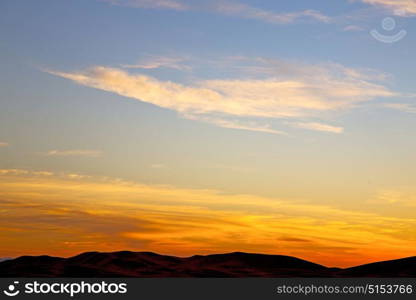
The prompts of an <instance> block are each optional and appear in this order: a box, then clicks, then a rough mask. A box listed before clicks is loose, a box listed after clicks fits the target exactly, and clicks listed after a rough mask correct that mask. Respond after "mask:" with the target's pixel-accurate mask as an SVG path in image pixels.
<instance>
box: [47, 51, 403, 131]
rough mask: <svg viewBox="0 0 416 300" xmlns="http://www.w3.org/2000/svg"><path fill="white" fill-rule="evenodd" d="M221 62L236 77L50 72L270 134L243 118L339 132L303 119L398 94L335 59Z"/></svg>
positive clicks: (264, 126)
mask: <svg viewBox="0 0 416 300" xmlns="http://www.w3.org/2000/svg"><path fill="white" fill-rule="evenodd" d="M223 68H227V69H232V68H234V69H236V70H237V71H238V73H239V74H240V77H238V78H235V79H218V80H212V79H211V80H199V81H194V82H193V83H190V84H188V85H184V84H179V83H174V82H171V81H161V80H158V79H156V78H153V77H150V76H147V75H144V74H130V73H128V72H125V71H123V70H121V69H116V68H108V67H103V66H98V67H94V68H90V69H87V70H85V71H81V72H59V71H48V72H49V73H51V74H54V75H57V76H60V77H63V78H67V79H70V80H73V81H75V82H77V83H79V84H82V85H85V86H89V87H93V88H97V89H101V90H105V91H109V92H113V93H116V94H118V95H121V96H125V97H129V98H133V99H137V100H139V101H142V102H147V103H151V104H154V105H157V106H160V107H163V108H168V109H172V110H174V111H177V112H178V113H180V114H181V115H183V116H185V117H186V118H191V119H193V120H200V121H204V122H209V123H212V124H214V125H216V126H220V127H225V128H233V129H244V130H252V131H261V132H268V133H274V134H282V133H283V132H281V131H280V130H275V129H273V128H272V127H271V126H269V125H268V124H264V123H263V122H262V123H263V124H260V123H257V122H252V121H247V120H246V121H244V120H241V118H260V119H262V120H265V119H270V118H285V119H295V120H296V119H302V122H304V123H305V124H309V126H308V128H307V129H311V127H314V128H315V130H321V131H331V132H335V131H338V132H340V131H341V129H340V128H337V127H331V126H329V125H328V126H329V127H325V126H317V124H314V123H308V122H305V121H304V120H305V118H308V117H316V116H317V115H319V114H321V113H323V112H334V111H341V110H342V111H346V110H350V109H352V108H354V107H355V106H356V105H359V104H362V103H365V102H368V101H371V100H373V99H376V98H379V97H391V96H397V93H395V92H393V91H391V90H390V89H389V88H387V87H386V86H384V85H383V84H382V83H380V81H383V80H384V79H385V78H386V76H385V75H384V74H382V73H376V72H374V71H371V70H370V71H369V70H359V69H353V68H347V67H345V66H342V65H340V64H334V63H325V64H314V65H311V64H305V63H299V62H290V61H282V60H271V59H264V58H255V59H248V58H244V57H237V58H232V59H230V60H229V61H228V62H227V63H223ZM244 74H246V75H248V76H244ZM253 76H254V77H255V78H257V79H253ZM311 124H314V126H312V125H311ZM303 126H306V125H303ZM305 128H306V127H305Z"/></svg>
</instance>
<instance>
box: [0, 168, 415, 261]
mask: <svg viewBox="0 0 416 300" xmlns="http://www.w3.org/2000/svg"><path fill="white" fill-rule="evenodd" d="M0 191H1V192H0V226H1V228H3V229H4V230H3V232H2V244H1V245H0V253H1V255H3V256H17V255H23V254H24V255H28V254H29V255H30V254H32V255H39V254H49V255H59V256H68V255H74V254H77V253H79V252H83V251H92V250H93V251H115V250H127V249H128V250H136V251H156V252H162V253H165V254H174V255H184V256H188V255H193V254H206V253H218V252H231V251H247V252H263V253H274V254H287V255H294V256H297V257H302V258H305V259H309V260H312V261H316V262H319V263H323V264H327V265H330V266H333V265H334V264H335V265H337V266H351V265H356V264H361V263H366V262H369V261H373V260H382V259H390V258H391V259H392V258H399V257H403V256H409V255H412V254H414V253H413V252H412V251H414V248H415V246H416V240H415V239H414V236H416V232H415V228H416V220H415V219H406V218H393V217H386V216H381V215H377V214H374V213H370V212H360V211H348V210H343V209H339V208H335V207H329V206H323V205H312V204H307V203H305V202H303V203H302V202H299V201H293V200H288V199H286V200H285V199H276V198H265V197H258V196H253V195H228V194H223V193H221V192H219V191H214V190H198V189H183V188H182V189H181V188H175V187H172V186H160V185H145V184H140V183H135V182H127V181H123V180H120V179H112V178H107V177H92V176H85V175H79V174H62V173H61V174H56V173H52V172H46V171H41V172H39V171H38V172H33V171H28V170H19V169H18V170H8V169H3V170H0ZM68 224H70V226H69V225H68ZM374 245H380V246H379V247H378V248H377V249H374ZM45 249H48V250H47V251H48V252H47V253H45Z"/></svg>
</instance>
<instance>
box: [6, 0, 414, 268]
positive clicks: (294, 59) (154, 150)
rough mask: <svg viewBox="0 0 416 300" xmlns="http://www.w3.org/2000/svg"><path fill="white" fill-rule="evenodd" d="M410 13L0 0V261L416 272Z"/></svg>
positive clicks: (390, 5)
mask: <svg viewBox="0 0 416 300" xmlns="http://www.w3.org/2000/svg"><path fill="white" fill-rule="evenodd" d="M415 29H416V1H414V0H395V1H393V0H337V1H323V0H316V1H308V0H292V1H289V0H281V1H259V0H251V1H249V0H214V1H207V0H200V1H190V0H152V1H150V0H72V1H64V0H39V1H23V0H3V1H1V2H0V35H1V37H2V38H1V39H0V66H1V68H0V87H1V88H0V108H1V109H0V229H1V230H0V257H16V256H19V255H28V254H29V255H40V254H49V255H55V256H71V255H75V254H78V253H80V252H83V251H117V250H133V251H154V252H158V253H161V254H171V255H179V256H189V255H194V254H208V253H224V252H233V251H245V252H256V253H270V254H285V255H293V256H297V257H300V258H304V259H308V260H312V261H314V262H317V263H322V264H325V265H327V266H341V267H343V266H352V265H357V264H362V263H367V262H371V261H377V260H387V259H395V258H401V257H406V256H412V255H415V253H414V249H415V246H416V229H415V228H416V226H415V225H416V215H415V207H416V188H415V186H416V173H415V170H416V159H415V153H416V139H414V138H413V137H414V128H416V118H415V117H416V88H415V86H414V78H415V71H414V70H415V69H416V61H415V59H414V53H415V49H416V37H415Z"/></svg>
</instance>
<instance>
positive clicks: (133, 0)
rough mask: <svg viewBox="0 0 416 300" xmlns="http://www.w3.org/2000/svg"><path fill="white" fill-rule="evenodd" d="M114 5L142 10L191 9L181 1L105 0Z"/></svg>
mask: <svg viewBox="0 0 416 300" xmlns="http://www.w3.org/2000/svg"><path fill="white" fill-rule="evenodd" d="M103 1H105V2H108V3H111V4H113V5H122V6H130V7H140V8H154V9H172V10H187V9H189V7H188V6H187V5H186V4H184V3H183V2H181V1H174V0H103Z"/></svg>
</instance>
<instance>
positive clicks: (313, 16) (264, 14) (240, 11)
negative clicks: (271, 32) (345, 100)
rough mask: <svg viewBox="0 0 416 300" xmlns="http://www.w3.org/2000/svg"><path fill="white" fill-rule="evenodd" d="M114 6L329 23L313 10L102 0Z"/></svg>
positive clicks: (217, 0) (186, 0) (221, 1)
mask: <svg viewBox="0 0 416 300" xmlns="http://www.w3.org/2000/svg"><path fill="white" fill-rule="evenodd" d="M104 1H107V2H109V3H112V4H115V5H123V6H130V7H142V8H153V9H169V10H178V11H180V10H193V11H207V12H213V13H216V14H221V15H226V16H234V17H238V18H244V19H253V20H258V21H262V22H266V23H272V24H290V23H294V22H297V21H300V20H314V21H318V22H324V23H329V22H331V17H329V16H326V15H324V14H322V13H321V12H319V11H316V10H313V9H306V10H301V11H294V12H275V11H271V10H266V9H262V8H258V7H254V6H250V5H248V4H245V3H240V2H236V1H226V0H210V1H193V0H181V1H173V0H104Z"/></svg>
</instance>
